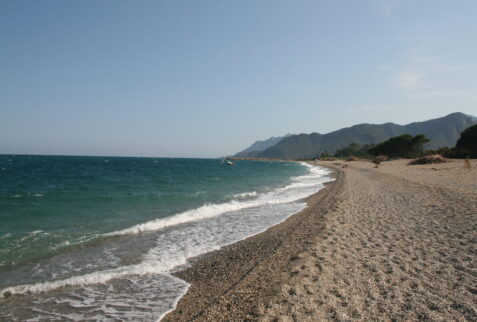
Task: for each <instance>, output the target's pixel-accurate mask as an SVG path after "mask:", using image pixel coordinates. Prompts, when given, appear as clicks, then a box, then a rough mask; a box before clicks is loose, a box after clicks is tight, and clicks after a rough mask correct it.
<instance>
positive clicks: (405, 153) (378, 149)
mask: <svg viewBox="0 0 477 322" xmlns="http://www.w3.org/2000/svg"><path fill="white" fill-rule="evenodd" d="M427 142H429V139H428V138H426V137H425V136H424V135H422V134H418V135H416V136H412V135H409V134H404V135H399V136H395V137H392V138H390V139H389V140H387V141H385V142H381V143H379V144H378V145H376V146H375V147H374V148H371V149H369V153H371V154H372V155H380V154H382V155H387V156H389V157H391V158H393V157H404V158H413V157H417V156H419V155H422V150H423V146H424V144H425V143H427Z"/></svg>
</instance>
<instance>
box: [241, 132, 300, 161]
mask: <svg viewBox="0 0 477 322" xmlns="http://www.w3.org/2000/svg"><path fill="white" fill-rule="evenodd" d="M291 135H292V134H287V135H284V136H277V137H274V136H272V137H271V138H269V139H267V140H264V141H256V142H255V143H254V144H252V145H251V146H249V147H248V148H246V149H244V150H243V151H240V152H239V153H237V154H236V155H235V157H244V156H246V155H247V154H248V153H250V152H258V151H264V150H266V149H268V148H270V147H272V146H274V145H276V144H277V143H278V142H280V141H281V140H283V139H284V138H287V137H289V136H291Z"/></svg>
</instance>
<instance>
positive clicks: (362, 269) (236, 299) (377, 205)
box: [163, 160, 477, 321]
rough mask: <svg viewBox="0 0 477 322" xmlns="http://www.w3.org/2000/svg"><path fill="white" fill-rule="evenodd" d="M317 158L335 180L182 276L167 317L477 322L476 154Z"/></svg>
mask: <svg viewBox="0 0 477 322" xmlns="http://www.w3.org/2000/svg"><path fill="white" fill-rule="evenodd" d="M407 162H408V161H407V160H397V161H391V162H385V163H383V164H381V165H380V167H379V168H377V169H376V168H374V165H373V164H372V163H370V162H364V161H354V162H348V165H349V166H348V168H346V169H343V170H342V169H341V164H343V162H336V161H335V162H318V163H317V164H318V165H323V166H328V167H332V168H334V169H335V170H336V172H335V176H336V180H335V181H334V182H333V183H330V184H328V185H327V186H326V188H324V189H323V190H321V191H320V192H318V193H317V194H315V195H313V196H311V197H309V198H308V200H307V202H308V204H309V206H308V207H307V208H306V209H305V210H304V211H302V212H300V213H298V214H296V215H293V216H291V217H290V218H289V219H287V220H286V221H285V222H283V223H281V224H279V225H277V226H274V227H272V228H270V229H268V230H267V231H265V232H263V233H261V234H258V235H255V236H253V237H250V238H248V239H246V240H243V241H241V242H238V243H236V244H233V245H230V246H227V247H224V248H222V249H220V250H218V251H216V252H212V253H209V254H207V255H206V256H203V257H200V258H198V259H197V260H196V261H195V263H194V264H193V265H192V267H191V268H188V269H186V270H184V271H181V272H178V273H176V275H177V276H179V277H180V278H182V279H184V280H186V281H188V282H190V283H191V284H192V286H191V287H190V289H189V291H188V293H187V294H186V295H185V296H184V297H183V298H182V299H181V300H180V302H179V304H178V306H177V308H176V310H175V311H173V312H171V313H169V314H168V315H167V316H166V317H165V318H164V319H163V320H164V321H178V320H182V321H184V320H187V321H190V320H200V321H204V320H210V321H216V320H261V321H305V320H308V321H328V320H333V321H350V320H353V321H354V320H366V321H367V320H385V321H392V320H394V321H404V320H406V321H409V320H411V321H413V320H424V321H425V320H428V321H477V161H476V160H472V161H471V163H472V169H471V170H469V169H467V168H465V167H464V162H463V161H462V160H453V161H451V162H449V163H444V164H438V165H436V164H433V165H414V166H407V165H406V164H407Z"/></svg>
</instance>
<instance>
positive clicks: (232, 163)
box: [227, 160, 235, 165]
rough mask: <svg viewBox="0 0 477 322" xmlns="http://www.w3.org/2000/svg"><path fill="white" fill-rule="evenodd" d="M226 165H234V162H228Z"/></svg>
mask: <svg viewBox="0 0 477 322" xmlns="http://www.w3.org/2000/svg"><path fill="white" fill-rule="evenodd" d="M227 164H228V165H234V164H235V162H233V161H230V160H228V161H227Z"/></svg>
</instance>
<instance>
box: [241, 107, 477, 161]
mask: <svg viewBox="0 0 477 322" xmlns="http://www.w3.org/2000/svg"><path fill="white" fill-rule="evenodd" d="M474 124H477V118H476V117H474V116H470V115H466V114H464V113H461V112H455V113H451V114H449V115H446V116H444V117H440V118H436V119H431V120H427V121H423V122H414V123H409V124H406V125H399V124H395V123H390V122H388V123H384V124H369V123H361V124H356V125H353V126H351V127H347V128H342V129H339V130H337V131H333V132H329V133H327V134H319V133H311V134H298V135H287V136H284V137H279V138H273V137H272V138H270V139H268V140H265V141H257V142H255V143H254V144H252V145H251V146H250V147H249V148H247V149H245V150H243V151H241V152H239V153H237V154H236V156H238V157H257V158H278V159H300V158H313V157H316V156H318V155H320V154H321V153H322V152H324V151H327V152H328V153H331V154H333V153H334V152H335V151H336V150H337V149H340V148H343V147H346V146H348V145H349V144H351V143H353V142H354V143H358V144H376V143H379V142H382V141H385V140H387V139H389V138H390V137H393V136H396V135H401V134H412V135H416V134H424V135H426V136H427V137H428V138H429V139H430V140H431V142H430V143H429V144H428V146H427V148H429V149H436V148H440V147H443V146H449V147H451V146H454V145H455V143H456V142H457V139H458V138H459V136H460V133H461V132H462V131H463V130H464V129H465V128H467V127H469V126H472V125H474ZM267 146H268V147H267Z"/></svg>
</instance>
